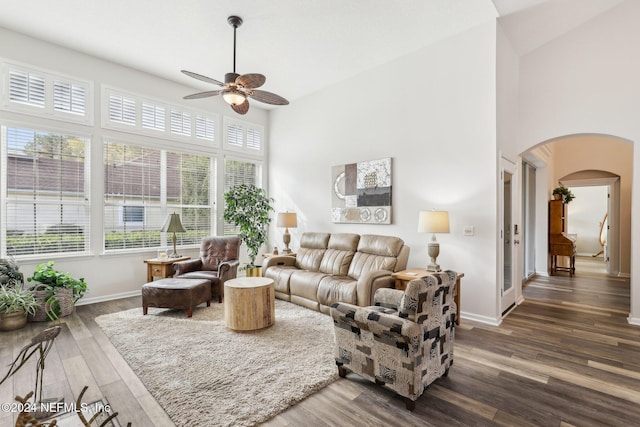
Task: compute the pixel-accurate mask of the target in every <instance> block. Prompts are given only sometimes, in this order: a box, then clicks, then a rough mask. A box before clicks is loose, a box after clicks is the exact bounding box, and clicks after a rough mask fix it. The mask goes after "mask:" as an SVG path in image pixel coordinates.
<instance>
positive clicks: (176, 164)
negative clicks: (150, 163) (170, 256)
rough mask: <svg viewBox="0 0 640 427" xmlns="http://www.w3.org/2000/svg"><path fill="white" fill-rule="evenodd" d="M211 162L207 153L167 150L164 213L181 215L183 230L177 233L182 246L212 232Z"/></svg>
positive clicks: (197, 242) (197, 241)
mask: <svg viewBox="0 0 640 427" xmlns="http://www.w3.org/2000/svg"><path fill="white" fill-rule="evenodd" d="M210 165H211V158H209V157H207V156H198V155H194V154H187V153H178V152H168V153H167V173H166V176H167V182H166V188H167V212H168V213H173V212H176V213H178V214H180V219H181V222H182V226H183V227H184V229H185V230H186V232H185V233H180V234H179V235H177V236H176V237H177V240H178V242H179V244H181V245H187V244H199V243H200V242H201V241H202V239H203V238H204V237H207V236H211V235H212V234H213V233H212V230H211V219H212V205H213V203H211V200H210V194H211V193H210V189H211V181H212V180H211V173H210V171H211V167H210ZM213 176H215V172H214V175H213Z"/></svg>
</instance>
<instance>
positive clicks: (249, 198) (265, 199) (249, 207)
mask: <svg viewBox="0 0 640 427" xmlns="http://www.w3.org/2000/svg"><path fill="white" fill-rule="evenodd" d="M224 201H225V207H224V220H225V221H228V222H230V223H232V224H234V225H236V226H237V227H239V233H238V235H239V236H240V238H241V239H242V241H243V242H244V243H245V244H246V245H247V252H248V254H249V260H250V262H249V264H247V266H246V274H247V276H252V275H255V276H260V275H261V274H260V273H261V272H260V270H259V267H257V266H256V265H255V261H256V257H257V256H258V251H260V247H261V246H262V245H263V244H264V243H265V242H266V241H267V237H268V234H267V228H268V227H269V223H270V222H271V216H270V213H271V212H272V211H273V206H272V205H271V204H272V203H273V199H272V198H270V197H269V196H268V195H267V192H266V191H265V190H264V189H262V188H258V187H256V186H255V185H250V184H242V185H236V186H235V187H233V188H231V189H230V190H229V191H227V192H226V193H225V194H224Z"/></svg>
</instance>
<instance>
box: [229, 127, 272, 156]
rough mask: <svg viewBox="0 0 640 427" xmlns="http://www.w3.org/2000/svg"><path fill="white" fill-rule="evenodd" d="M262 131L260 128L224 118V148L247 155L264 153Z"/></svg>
mask: <svg viewBox="0 0 640 427" xmlns="http://www.w3.org/2000/svg"><path fill="white" fill-rule="evenodd" d="M263 136H264V129H263V128H262V126H258V125H254V124H251V123H246V122H242V121H240V120H235V119H230V118H225V120H224V147H225V148H227V149H230V150H234V151H243V152H245V153H248V154H257V155H262V154H263V153H264V138H263Z"/></svg>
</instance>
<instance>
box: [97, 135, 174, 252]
mask: <svg viewBox="0 0 640 427" xmlns="http://www.w3.org/2000/svg"><path fill="white" fill-rule="evenodd" d="M160 161H161V152H160V150H156V149H148V148H143V147H138V146H132V145H126V144H117V143H111V142H105V144H104V166H105V168H104V170H105V172H104V213H103V230H104V245H105V248H104V249H105V251H109V250H118V249H133V248H150V247H158V246H159V245H160V227H161V226H162V221H163V219H164V218H163V217H162V208H161V204H160V200H161V199H160V197H161V188H160V180H161V177H160ZM140 209H142V210H143V212H144V215H143V218H142V221H127V220H126V219H127V212H131V213H133V212H135V211H136V210H138V212H139V211H140Z"/></svg>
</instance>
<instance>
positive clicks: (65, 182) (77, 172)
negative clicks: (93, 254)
mask: <svg viewBox="0 0 640 427" xmlns="http://www.w3.org/2000/svg"><path fill="white" fill-rule="evenodd" d="M2 131H3V132H4V133H5V134H4V138H2V140H3V141H6V144H7V147H6V153H7V154H6V164H7V167H6V171H5V172H4V173H6V181H5V182H6V194H7V196H6V199H5V200H4V201H3V202H4V205H5V206H4V208H5V213H6V215H5V224H4V225H5V235H4V236H2V237H3V238H4V239H5V243H6V245H5V247H6V254H7V255H10V256H16V257H21V256H33V255H36V254H69V253H77V254H84V253H88V252H89V250H90V244H89V243H90V242H89V239H90V236H91V230H90V221H89V219H90V217H89V215H90V212H89V211H90V202H89V194H88V188H89V186H88V182H87V181H88V176H89V173H88V170H89V168H88V167H87V166H88V165H87V164H85V163H86V158H85V150H86V147H87V145H88V140H87V139H86V138H82V137H77V136H71V135H62V134H57V133H50V132H45V131H38V130H33V129H26V128H17V127H3V128H2Z"/></svg>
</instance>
